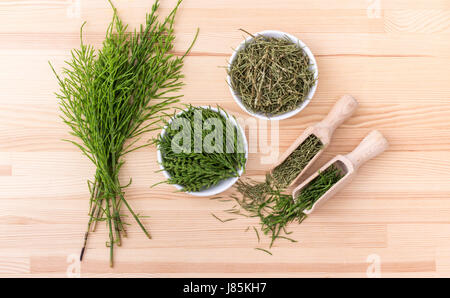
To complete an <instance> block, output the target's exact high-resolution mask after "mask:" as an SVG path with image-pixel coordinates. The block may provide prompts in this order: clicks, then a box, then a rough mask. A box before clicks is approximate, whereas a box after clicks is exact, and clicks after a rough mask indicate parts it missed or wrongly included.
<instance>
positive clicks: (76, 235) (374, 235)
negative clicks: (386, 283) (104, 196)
mask: <svg viewBox="0 0 450 298" xmlns="http://www.w3.org/2000/svg"><path fill="white" fill-rule="evenodd" d="M114 2H115V3H116V5H117V7H118V9H119V13H120V15H121V17H122V18H123V19H124V20H125V21H126V22H127V23H130V26H131V27H134V26H136V25H138V24H140V23H142V22H143V20H144V18H145V12H146V11H148V10H149V9H150V4H149V1H144V0H134V1H126V0H115V1H114ZM175 2H176V1H175V0H161V14H163V15H165V14H167V12H168V11H169V10H170V9H171V7H173V5H174V4H175ZM375 2H376V1H364V0H343V1H331V0H316V1H307V0H280V1H277V2H276V4H274V1H272V0H248V1H240V0H215V1H206V0H185V1H184V3H183V4H182V7H181V8H180V10H179V14H178V16H177V19H176V27H175V30H176V34H177V40H176V46H175V53H176V54H179V53H182V52H183V51H184V50H185V49H186V48H187V46H188V45H189V43H190V40H191V39H192V37H193V35H194V32H195V30H196V28H197V27H200V30H201V31H200V36H199V40H198V42H197V44H196V45H195V47H194V48H193V52H192V53H191V54H190V55H189V56H188V57H187V58H186V65H185V68H184V72H185V75H186V78H185V82H186V86H185V87H184V88H183V90H182V93H183V94H184V95H185V97H184V99H183V101H184V102H189V103H192V104H195V105H201V104H215V103H217V104H220V105H221V106H222V107H224V108H225V109H227V110H228V111H229V112H230V113H232V114H234V115H235V116H237V117H242V118H243V119H247V120H248V118H249V116H248V115H246V114H245V113H244V112H243V111H241V110H240V109H239V107H238V106H237V105H236V104H235V103H234V101H233V99H232V97H231V95H230V94H229V91H228V87H227V86H226V83H225V71H224V69H223V68H221V66H224V65H226V63H227V59H228V57H229V56H230V54H231V52H232V48H233V47H235V46H236V45H238V44H239V42H240V40H241V39H242V34H241V32H240V31H238V30H237V29H238V28H245V29H246V30H248V31H250V32H256V31H261V30H265V29H276V30H282V31H285V32H289V33H291V34H293V35H295V36H297V37H299V38H300V39H302V40H303V41H304V42H305V43H306V44H307V45H308V46H309V47H310V49H311V50H312V52H313V53H314V54H315V55H316V59H317V62H318V66H319V72H320V81H319V88H318V90H317V93H316V96H315V98H314V99H313V101H312V102H311V103H310V105H309V106H308V107H307V108H306V109H305V110H304V111H302V112H301V113H300V114H298V115H297V116H295V117H293V118H291V119H287V120H283V121H281V122H280V123H279V124H278V125H279V130H280V133H279V135H278V136H277V138H278V140H279V144H276V143H274V142H273V141H271V140H270V138H269V141H268V142H267V144H264V142H262V141H261V140H260V139H259V138H258V137H257V136H256V135H254V134H250V135H249V138H250V139H251V140H255V141H257V142H256V144H254V145H255V146H254V147H253V149H254V151H253V152H252V153H251V154H250V160H249V162H248V169H247V173H246V176H248V177H252V178H255V179H262V177H263V176H264V174H265V172H266V171H267V170H268V169H270V167H271V164H270V163H263V162H262V158H263V157H267V156H268V155H269V154H270V152H275V153H276V152H278V153H279V154H281V153H282V152H283V151H284V150H286V149H287V148H288V147H289V146H290V145H291V144H292V142H294V141H295V139H296V138H297V137H298V136H299V135H300V134H301V133H302V132H303V130H304V129H305V128H306V127H308V126H310V125H313V124H314V123H316V122H318V121H320V120H322V119H323V117H324V116H325V115H326V114H327V113H328V111H329V110H330V108H331V107H332V105H333V104H334V103H335V101H336V100H337V99H338V98H339V97H340V96H342V95H343V94H346V93H349V94H352V95H353V96H354V97H355V98H356V99H357V100H358V102H359V103H360V105H359V108H358V109H357V111H356V113H355V114H354V115H353V116H352V117H351V118H350V119H349V120H348V121H346V122H345V124H343V125H342V126H341V127H339V128H338V129H337V130H336V132H335V134H334V137H333V139H332V141H331V144H330V146H329V147H328V148H327V150H326V151H325V152H324V154H323V155H322V156H321V157H320V158H319V160H318V161H317V163H316V164H315V165H314V166H313V167H312V168H311V169H310V170H309V174H312V173H314V172H315V171H317V169H319V168H320V166H322V165H323V164H325V163H326V162H327V161H328V160H329V159H331V158H332V157H333V156H335V155H336V154H346V153H348V152H350V151H351V150H353V149H354V147H355V146H356V145H357V144H358V143H359V142H360V141H361V140H362V138H363V137H364V136H365V135H367V133H368V132H370V131H371V130H373V129H379V130H380V131H381V132H382V133H383V135H385V136H386V138H387V139H388V140H389V143H390V147H389V150H388V151H387V152H385V153H383V154H382V155H381V156H379V157H377V158H376V159H374V160H371V161H369V162H368V163H367V164H366V165H364V166H363V167H361V169H360V170H359V174H358V176H357V177H356V178H355V180H354V181H353V182H352V183H351V184H350V185H348V187H346V188H345V189H344V190H343V191H342V192H341V193H339V194H338V195H337V196H336V197H335V198H333V199H332V200H330V201H329V202H327V204H326V205H324V206H322V207H321V208H320V209H318V210H317V211H315V212H314V214H312V215H311V216H310V217H309V218H308V219H307V220H306V221H305V222H304V223H303V224H301V225H295V224H294V225H292V226H291V227H290V229H291V230H292V231H293V232H294V234H293V235H292V236H293V238H295V239H297V240H299V243H290V242H288V241H286V242H283V241H279V242H277V243H276V245H275V248H274V249H273V254H274V255H273V256H269V255H266V254H264V253H262V252H259V251H256V250H254V248H255V247H257V246H258V245H260V246H261V247H266V246H267V244H268V239H266V238H263V239H262V243H261V244H258V243H257V239H256V236H255V235H254V233H253V232H251V231H248V232H245V229H246V228H247V227H248V226H257V225H258V222H257V221H256V220H253V219H239V220H235V221H231V222H228V223H220V222H218V221H217V220H216V219H214V218H213V217H212V216H211V214H210V213H211V212H214V213H215V214H217V215H219V216H226V215H225V214H224V213H223V212H222V211H223V210H224V209H226V208H228V207H231V206H232V205H231V203H224V202H218V201H211V200H208V199H204V198H202V199H200V198H193V197H189V196H186V195H183V194H180V193H173V190H174V189H173V188H172V187H171V186H167V185H161V186H158V187H156V188H153V189H150V187H149V186H150V185H152V184H153V183H156V182H159V181H160V180H162V179H163V176H162V175H161V174H160V173H158V174H155V173H154V171H155V170H157V169H158V166H157V163H156V152H155V149H154V148H148V149H144V150H141V151H138V152H134V153H133V154H130V156H128V158H127V162H126V164H125V166H124V168H123V171H122V173H121V174H122V176H121V179H123V181H127V180H128V178H129V177H130V176H132V177H133V184H132V185H131V187H130V188H129V189H127V196H128V198H129V202H130V203H131V205H132V206H133V207H134V208H135V210H138V211H139V212H140V213H142V214H145V215H149V216H150V218H148V219H145V224H146V225H147V226H148V227H149V228H150V230H151V233H152V235H153V237H154V239H153V240H147V239H146V238H145V237H144V235H143V234H142V233H141V232H140V231H139V228H138V227H137V225H131V226H130V227H129V237H128V239H126V241H124V243H123V247H122V248H120V249H118V250H117V251H116V255H115V257H116V267H115V268H114V269H110V268H109V267H108V262H107V259H108V254H107V248H106V247H105V241H106V238H107V235H106V230H105V227H104V226H103V225H100V226H99V229H98V231H97V232H96V234H95V235H93V236H92V237H91V239H90V241H89V244H88V247H89V248H88V251H87V254H86V260H85V262H83V263H82V264H81V276H82V277H112V276H133V277H136V276H137V277H182V276H184V277H185V276H188V277H206V276H208V277H222V276H227V277H230V276H235V277H236V276H242V277H273V276H278V277H290V276H296V277H310V276H320V277H365V276H367V270H368V268H369V265H371V261H370V260H371V259H370V256H374V255H375V256H378V257H379V260H380V261H381V276H382V277H420V276H422V277H436V276H444V277H449V276H450V240H449V237H448V235H450V184H449V183H448V181H449V180H450V128H449V126H448V119H449V117H450V103H449V98H450V77H449V75H448V66H449V63H450V54H449V51H448V49H449V47H450V34H449V33H450V31H449V30H450V29H449V28H450V1H449V0H430V1H417V0H390V1H380V4H381V5H380V8H381V10H380V11H377V10H376V9H375V10H374V8H373V7H371V6H370V3H372V4H373V3H375ZM74 3H75V4H76V3H78V2H77V1H72V2H68V1H65V0H51V1H43V0H42V1H41V0H31V1H20V0H0V65H1V69H2V71H1V72H0V90H1V91H0V277H37V276H39V277H65V276H70V274H69V275H68V273H67V272H68V268H69V266H70V265H73V264H74V258H73V256H76V255H77V254H78V253H79V250H80V247H81V244H82V237H83V234H84V229H85V226H86V221H87V208H88V202H87V196H88V189H87V185H86V180H87V179H89V178H90V177H91V176H92V174H93V171H94V168H93V166H92V165H91V164H90V163H89V162H88V160H86V158H83V157H82V155H81V154H80V152H79V151H78V150H77V149H76V148H74V147H73V146H72V145H70V144H68V143H65V142H62V141H61V139H63V138H67V137H68V136H69V135H68V131H67V128H66V127H65V126H64V125H63V123H61V121H60V119H59V111H58V102H57V99H56V97H55V96H54V95H53V93H54V92H55V91H57V82H56V80H55V79H54V77H53V75H52V73H51V70H50V68H49V66H48V63H47V62H48V61H49V60H50V61H51V62H52V63H53V64H54V65H55V67H56V68H57V69H60V67H62V65H63V62H64V60H67V59H69V57H70V49H72V48H74V47H77V46H78V45H79V28H80V26H81V24H82V22H83V21H87V25H86V28H85V29H86V30H85V39H86V42H89V43H92V44H94V45H95V46H97V47H98V46H100V45H101V42H102V39H103V37H104V32H105V29H106V26H107V25H108V23H109V21H110V18H111V15H112V12H111V9H110V8H109V7H108V4H107V1H104V0H89V1H87V0H80V2H79V3H80V4H81V5H80V6H79V7H77V6H76V5H75V4H74ZM74 5H75V6H74ZM256 124H257V125H258V126H259V128H260V131H265V128H264V123H258V122H256ZM267 131H268V132H269V134H270V132H271V127H270V126H268V128H267ZM149 137H150V136H149ZM264 150H266V151H264ZM264 152H265V153H264ZM227 194H230V192H228V193H227Z"/></svg>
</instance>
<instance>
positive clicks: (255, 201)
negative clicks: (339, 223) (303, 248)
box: [235, 166, 343, 248]
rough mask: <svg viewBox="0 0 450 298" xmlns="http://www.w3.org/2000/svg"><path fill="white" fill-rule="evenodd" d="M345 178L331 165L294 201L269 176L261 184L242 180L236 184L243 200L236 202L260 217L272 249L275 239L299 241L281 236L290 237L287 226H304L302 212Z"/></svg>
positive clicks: (250, 213)
mask: <svg viewBox="0 0 450 298" xmlns="http://www.w3.org/2000/svg"><path fill="white" fill-rule="evenodd" d="M342 177H343V174H342V173H341V171H340V170H339V169H338V168H336V167H335V166H331V167H329V168H328V169H327V170H325V171H323V172H321V173H319V176H317V177H316V178H315V179H314V180H312V181H311V182H310V183H308V185H306V186H305V188H304V189H303V190H302V191H301V192H300V194H299V195H298V196H297V198H296V199H295V200H294V199H293V197H292V196H291V195H288V194H285V193H283V192H284V189H283V188H279V187H277V186H276V183H274V182H273V178H272V177H271V176H270V175H267V177H266V180H265V181H264V182H261V183H255V182H251V181H250V182H249V181H241V180H240V181H238V182H237V183H236V185H237V187H236V188H237V190H238V192H239V193H241V194H242V198H240V199H239V198H236V199H235V200H236V201H237V202H238V203H239V205H240V207H241V208H242V209H244V210H245V211H246V212H247V213H248V214H249V216H252V217H259V219H260V222H261V231H262V232H263V233H264V234H265V235H270V237H271V243H270V248H271V247H272V245H273V243H274V242H275V240H276V239H286V240H289V241H291V242H297V241H296V240H294V239H291V238H288V237H286V236H283V235H282V233H284V234H286V235H288V234H290V233H291V232H288V231H287V230H286V229H287V226H288V225H289V224H290V223H291V222H294V221H297V222H298V223H301V222H302V221H303V220H304V219H305V218H306V217H307V215H306V214H304V212H303V211H304V210H308V209H310V208H311V207H312V206H313V205H314V203H315V202H316V201H317V200H318V199H319V198H320V197H321V196H322V195H323V194H325V193H326V192H327V191H328V190H329V189H330V188H331V187H332V186H333V185H334V184H336V182H338V181H339V180H340V179H341V178H342ZM258 236H259V235H258ZM258 242H259V237H258Z"/></svg>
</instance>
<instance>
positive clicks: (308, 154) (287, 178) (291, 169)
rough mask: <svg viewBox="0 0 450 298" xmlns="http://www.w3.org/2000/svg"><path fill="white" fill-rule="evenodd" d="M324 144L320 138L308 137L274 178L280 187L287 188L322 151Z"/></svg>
mask: <svg viewBox="0 0 450 298" xmlns="http://www.w3.org/2000/svg"><path fill="white" fill-rule="evenodd" d="M322 147H323V144H322V142H321V141H320V139H319V138H318V137H316V136H315V135H313V134H312V135H310V136H309V137H307V138H306V139H305V140H304V141H303V142H302V143H301V144H300V145H299V146H298V147H297V148H296V149H295V150H294V151H293V152H292V153H291V154H290V155H289V156H288V158H286V159H285V160H284V161H283V162H282V163H281V164H280V165H278V166H277V167H276V168H275V169H274V170H273V171H272V176H273V179H274V180H275V181H276V183H277V185H278V186H279V187H287V186H289V185H290V184H291V183H292V181H294V179H295V178H296V177H297V176H298V175H299V174H300V173H301V171H302V170H303V169H304V168H305V167H306V166H307V165H308V163H309V162H310V161H311V160H312V159H313V158H314V156H316V154H317V153H318V152H319V151H320V150H321V149H322Z"/></svg>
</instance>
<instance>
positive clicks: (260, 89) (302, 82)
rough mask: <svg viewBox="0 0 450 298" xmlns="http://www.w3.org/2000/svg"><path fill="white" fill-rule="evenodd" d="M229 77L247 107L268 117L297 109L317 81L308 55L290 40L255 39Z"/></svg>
mask: <svg viewBox="0 0 450 298" xmlns="http://www.w3.org/2000/svg"><path fill="white" fill-rule="evenodd" d="M252 36H253V35H252ZM228 74H229V76H230V78H231V87H232V88H233V90H234V91H235V92H236V93H237V94H238V95H239V97H240V98H241V100H242V103H243V104H244V106H245V107H246V108H247V109H248V110H250V111H252V112H255V113H261V114H264V115H266V116H276V115H279V114H283V113H286V112H289V111H292V110H295V109H296V108H298V106H300V105H301V104H302V103H303V101H305V100H306V98H307V96H308V94H309V92H310V90H311V88H312V87H313V86H314V84H315V82H316V80H315V78H314V71H313V70H312V69H311V68H310V59H309V57H308V55H307V54H306V53H305V52H304V50H303V49H302V48H301V47H300V45H298V44H295V43H293V42H292V41H291V40H290V39H289V38H288V37H285V38H275V37H266V36H263V35H257V36H253V39H252V40H251V41H250V42H248V43H246V44H245V46H244V48H243V49H242V50H240V51H239V52H237V54H236V58H235V60H234V61H233V63H232V64H231V65H230V67H229V70H228Z"/></svg>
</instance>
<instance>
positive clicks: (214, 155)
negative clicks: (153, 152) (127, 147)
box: [156, 105, 246, 192]
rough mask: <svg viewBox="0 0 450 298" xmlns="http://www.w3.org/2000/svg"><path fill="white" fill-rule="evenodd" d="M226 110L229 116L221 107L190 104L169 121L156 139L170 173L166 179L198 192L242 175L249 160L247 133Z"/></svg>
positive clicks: (166, 168) (187, 189)
mask: <svg viewBox="0 0 450 298" xmlns="http://www.w3.org/2000/svg"><path fill="white" fill-rule="evenodd" d="M222 113H224V114H225V115H226V113H225V112H224V111H223V110H222V109H220V108H218V110H214V109H212V108H210V107H207V108H205V107H193V106H191V105H190V106H188V108H187V109H186V110H185V111H182V112H181V113H179V114H177V115H175V116H174V117H173V119H172V120H171V123H168V124H167V126H166V129H165V133H164V134H160V136H159V137H158V138H157V139H156V144H157V145H158V148H159V150H160V152H161V157H162V166H163V168H164V170H165V171H167V172H168V173H169V175H170V178H169V179H168V180H167V181H165V182H167V183H169V184H177V185H180V186H181V187H182V188H183V191H188V192H197V191H201V190H204V189H208V188H210V187H212V186H215V185H217V184H218V183H219V182H220V181H222V180H224V179H228V178H232V177H239V176H240V174H239V172H240V171H241V170H243V169H244V166H245V162H246V156H245V149H244V147H243V146H244V139H243V138H244V137H245V136H243V135H242V133H241V132H240V130H239V129H238V127H237V126H236V125H234V124H233V122H232V121H231V120H230V119H229V118H227V117H225V116H224V115H223V114H222ZM197 117H198V118H197ZM214 120H215V121H216V123H215V124H214ZM180 124H181V125H180ZM208 126H209V127H208ZM178 136H181V137H182V138H178ZM199 144H200V145H199ZM208 147H209V148H208Z"/></svg>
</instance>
